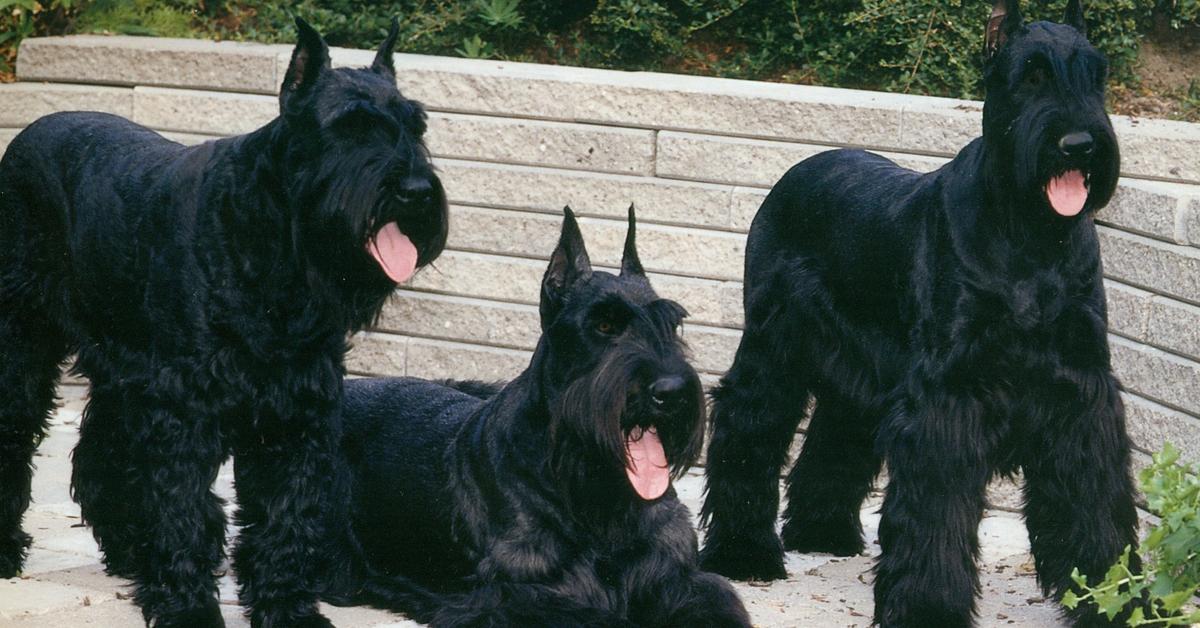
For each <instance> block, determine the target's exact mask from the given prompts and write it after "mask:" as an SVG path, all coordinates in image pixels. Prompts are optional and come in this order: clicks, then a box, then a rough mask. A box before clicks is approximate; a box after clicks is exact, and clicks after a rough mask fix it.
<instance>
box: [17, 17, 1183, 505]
mask: <svg viewBox="0 0 1200 628" xmlns="http://www.w3.org/2000/svg"><path fill="white" fill-rule="evenodd" d="M289 52H290V48H289V47H286V46H266V45H253V44H239V43H210V42H202V41H190V40H167V39H145V38H124V37H82V36H81V37H66V38H45V39H30V40H26V41H25V42H24V43H23V44H22V47H21V54H20V58H19V63H18V77H19V79H20V81H21V82H19V83H16V84H10V85H0V146H2V145H3V144H5V143H7V141H8V140H9V139H11V137H12V136H13V135H14V134H15V133H16V132H17V131H18V130H19V129H20V128H21V127H22V126H24V125H26V124H28V123H29V122H31V121H32V120H34V119H36V118H37V117H38V116H41V115H44V114H46V113H50V112H53V111H62V110H76V109H92V110H101V111H110V112H112V113H116V114H120V115H123V116H126V117H128V118H131V119H133V120H134V121H137V122H140V123H142V124H145V125H148V126H150V127H153V128H155V129H159V130H161V131H162V132H164V133H165V134H166V135H168V136H170V137H173V138H175V139H177V140H179V141H182V142H185V143H191V142H199V141H203V140H205V139H209V138H212V137H216V136H223V135H230V134H236V133H242V132H246V131H249V130H252V129H254V128H256V127H258V126H259V125H261V124H263V123H265V122H266V121H268V120H270V119H271V118H272V117H273V116H274V115H275V114H276V112H277V110H278V105H277V102H276V98H275V96H274V95H275V93H276V92H277V88H278V84H279V82H280V80H281V79H282V77H283V73H284V70H285V69H286V67H287V61H288V55H289ZM372 54H373V53H370V52H366V51H354V50H335V51H334V52H333V60H334V64H335V65H366V64H368V63H370V61H371V58H372ZM396 67H397V70H398V80H399V85H400V89H401V90H402V91H403V92H404V93H405V94H406V95H408V96H410V97H413V98H416V99H418V100H421V101H423V102H424V103H425V104H426V106H427V107H428V109H429V112H430V124H429V128H430V131H429V135H428V143H429V146H430V148H431V150H432V152H433V154H434V155H435V157H436V158H437V159H436V163H437V165H438V167H439V169H440V172H441V175H442V177H443V180H444V183H445V186H446V189H447V191H448V193H449V196H450V199H451V203H452V209H451V211H452V219H453V224H452V230H451V237H450V242H449V248H448V250H447V251H446V253H445V254H444V255H443V256H442V258H441V259H440V260H439V261H438V262H437V263H436V268H431V269H428V270H426V271H424V272H422V273H420V274H419V275H418V276H417V277H416V278H415V279H414V280H413V281H412V282H411V284H410V285H408V286H406V287H404V288H403V289H402V290H400V293H401V294H400V297H401V298H398V299H394V300H393V302H392V303H391V304H390V305H389V306H388V308H387V310H386V311H385V312H384V315H383V317H382V319H381V320H380V322H379V324H378V326H377V327H376V328H375V329H373V330H371V331H369V332H367V333H364V334H362V335H361V337H359V338H358V339H357V341H356V343H355V348H354V350H353V352H352V353H351V355H350V366H351V369H352V370H353V371H354V372H356V373H359V374H390V375H398V374H409V375H415V376H422V377H448V376H455V377H476V378H483V379H499V378H507V377H510V376H512V375H513V374H515V373H516V372H518V371H519V370H520V369H521V368H522V367H523V366H524V365H525V364H526V362H527V360H528V357H529V353H530V350H531V349H532V347H533V345H534V342H535V341H536V339H537V337H538V318H537V309H536V298H537V295H538V282H539V280H540V277H541V274H542V272H543V270H544V267H545V260H546V258H547V256H548V254H549V253H550V251H551V250H552V248H553V246H554V243H555V240H556V236H557V233H558V228H559V220H560V218H559V216H560V213H559V212H560V210H561V208H562V206H563V205H564V204H568V203H569V204H570V205H571V206H572V207H573V208H574V209H575V210H576V211H577V212H578V213H579V215H580V216H582V219H581V221H580V222H581V226H582V228H583V230H584V235H585V237H586V238H587V240H588V245H589V248H590V250H591V252H592V257H593V263H595V264H597V265H599V266H602V267H612V266H614V265H616V264H617V263H618V262H619V256H620V250H621V241H622V238H623V236H624V232H625V225H624V214H625V209H626V207H627V206H628V205H629V203H630V202H634V203H636V204H637V207H638V216H639V219H640V221H641V223H640V226H639V245H640V249H641V256H642V260H643V262H644V264H645V266H646V268H647V269H648V270H649V271H651V274H652V281H653V282H654V284H655V286H656V287H657V288H658V289H659V291H660V292H661V293H663V294H664V295H666V296H670V297H672V298H675V299H677V300H679V301H680V302H682V303H683V304H684V305H685V306H686V307H687V308H688V309H689V310H690V311H691V313H692V316H691V318H690V319H689V320H688V322H687V324H686V325H685V332H684V333H685V336H686V338H687V340H688V341H689V343H690V344H691V346H692V348H693V349H694V353H695V361H696V364H697V366H698V368H699V369H700V370H701V371H702V373H703V374H704V376H705V377H706V379H707V380H708V381H709V383H711V382H713V381H715V379H716V377H717V376H719V374H720V373H721V372H722V371H723V370H724V369H725V368H727V366H728V365H729V364H730V362H731V360H732V357H733V353H734V351H735V349H736V348H737V341H738V337H739V327H740V325H741V283H740V278H741V271H742V255H743V252H744V244H745V232H746V229H747V227H748V226H749V224H750V220H751V218H752V217H753V215H754V212H755V210H756V209H757V207H758V204H759V203H760V202H761V200H762V198H763V196H764V195H765V194H766V192H767V190H768V189H769V187H770V186H771V185H772V184H773V183H774V182H775V181H776V180H777V179H778V177H779V176H780V175H782V174H783V173H784V171H785V170H787V168H788V167H789V166H791V165H792V164H793V163H795V162H796V161H799V160H800V159H803V158H804V157H807V156H810V155H813V154H815V153H818V152H820V151H824V150H827V149H829V148H830V147H834V146H857V147H864V148H868V149H871V150H876V151H878V152H881V153H883V154H885V155H887V156H889V157H892V158H894V159H896V160H898V161H900V162H901V163H902V164H904V165H907V166H909V167H912V168H916V169H920V170H930V169H933V168H936V167H937V166H938V165H939V164H941V163H943V162H944V161H945V160H946V157H947V156H949V155H952V154H953V153H954V152H955V151H957V150H958V149H959V148H960V147H961V146H963V145H964V144H966V143H967V142H968V141H969V140H970V139H971V138H973V137H975V136H976V135H977V134H978V132H979V127H980V116H981V109H980V103H978V102H972V101H960V100H950V99H941V98H928V97H914V96H902V95H894V94H883V93H874V92H863V91H852V90H843V89H830V88H821V87H804V86H790V85H779V84H769V83H757V82H748V81H734V80H724V79H710V78H700V77H689V76H676V75H664V74H651V73H626V72H614V71H604V70H591V69H580V68H568V67H554V66H541V65H532V64H521V63H505V62H496V61H475V60H464V59H449V58H439V57H426V56H417V55H397V56H396ZM1113 122H1114V124H1115V125H1116V128H1117V132H1118V134H1119V136H1120V140H1121V149H1122V161H1123V170H1124V174H1125V178H1124V179H1123V180H1122V182H1121V188H1120V191H1119V192H1118V194H1117V196H1116V198H1115V199H1114V201H1113V203H1112V205H1111V206H1110V207H1109V208H1107V209H1105V210H1104V211H1103V212H1102V213H1101V214H1100V215H1099V217H1098V220H1099V222H1100V225H1101V226H1100V228H1099V229H1100V236H1101V239H1102V242H1103V247H1104V262H1105V272H1106V275H1107V277H1108V295H1109V307H1110V318H1111V331H1112V336H1111V340H1112V346H1113V352H1114V359H1115V363H1116V369H1117V372H1118V374H1119V375H1120V377H1121V379H1122V380H1123V381H1124V383H1125V385H1126V387H1127V388H1128V396H1127V403H1128V409H1129V423H1130V427H1131V431H1132V433H1133V437H1134V440H1135V441H1136V443H1137V446H1138V448H1139V449H1140V450H1141V452H1142V454H1144V453H1145V452H1148V451H1151V450H1154V449H1157V448H1158V447H1159V446H1160V445H1161V443H1162V441H1163V440H1164V439H1169V440H1171V441H1172V442H1174V443H1175V444H1176V445H1178V446H1180V447H1181V448H1183V450H1184V451H1185V452H1186V454H1187V455H1188V456H1190V457H1191V458H1195V459H1200V307H1198V305H1200V125H1192V124H1185V123H1179V122H1171V121H1161V120H1148V119H1130V118H1127V117H1116V118H1114V120H1113ZM1139 459H1140V460H1141V461H1143V462H1144V460H1145V456H1144V455H1139ZM1002 501H1004V500H1002Z"/></svg>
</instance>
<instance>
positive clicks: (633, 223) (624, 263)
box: [621, 203, 646, 277]
mask: <svg viewBox="0 0 1200 628" xmlns="http://www.w3.org/2000/svg"><path fill="white" fill-rule="evenodd" d="M645 274H646V271H645V270H643V269H642V261H641V260H639V259H638V252H637V220H636V219H635V218H634V217H633V203H630V204H629V230H628V231H626V232H625V250H624V252H622V253H621V276H622V277H624V276H626V275H645Z"/></svg>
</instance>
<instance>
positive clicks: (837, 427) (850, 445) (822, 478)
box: [782, 392, 880, 556]
mask: <svg viewBox="0 0 1200 628" xmlns="http://www.w3.org/2000/svg"><path fill="white" fill-rule="evenodd" d="M876 421H877V419H876V418H875V417H871V416H868V415H867V413H866V412H864V411H863V410H861V409H859V408H857V407H855V406H854V405H853V404H851V403H848V402H847V401H846V400H845V399H842V398H840V397H839V396H838V395H836V394H835V393H833V392H821V393H817V407H816V409H815V410H814V411H813V417H812V421H810V422H809V426H808V432H807V435H806V436H805V439H804V445H803V447H802V448H801V450H800V455H799V456H798V457H797V459H796V464H795V466H793V467H792V470H791V473H789V474H788V479H787V483H788V488H787V500H788V503H787V507H786V508H785V509H784V514H783V518H784V524H783V535H782V536H783V546H784V548H785V549H788V550H793V551H799V552H829V553H831V554H835V555H837V556H852V555H854V554H857V553H859V552H861V551H862V550H863V541H862V522H861V521H860V520H859V509H860V508H861V507H862V502H863V499H865V498H866V496H867V492H868V491H870V490H871V484H872V482H873V481H874V480H875V476H876V475H878V473H879V465H880V460H879V456H877V455H876V454H875V451H874V447H875V432H876V427H877V424H876Z"/></svg>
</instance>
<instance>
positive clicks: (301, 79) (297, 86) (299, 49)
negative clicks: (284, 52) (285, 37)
mask: <svg viewBox="0 0 1200 628" xmlns="http://www.w3.org/2000/svg"><path fill="white" fill-rule="evenodd" d="M296 33H297V34H298V35H299V39H298V40H297V41H296V48H295V49H294V50H292V62H291V63H290V64H288V69H287V73H286V74H284V75H283V86H282V87H280V89H279V102H280V104H281V105H282V106H283V107H286V106H287V103H288V100H290V99H291V98H292V97H293V96H295V95H296V94H298V93H300V92H303V91H304V90H306V89H308V88H309V87H312V85H313V83H315V82H316V81H317V77H318V76H320V74H321V73H322V72H325V71H327V70H329V68H330V67H331V66H330V62H329V46H327V45H325V40H324V39H321V34H320V33H318V32H317V31H316V29H314V28H313V27H312V26H310V25H309V23H308V22H305V21H304V20H303V19H301V18H299V17H298V18H296Z"/></svg>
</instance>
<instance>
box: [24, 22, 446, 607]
mask: <svg viewBox="0 0 1200 628" xmlns="http://www.w3.org/2000/svg"><path fill="white" fill-rule="evenodd" d="M298 26H299V29H300V43H299V44H298V45H297V47H296V49H295V52H294V53H293V56H292V62H291V65H290V67H289V69H288V73H287V76H286V78H285V81H284V85H283V89H282V95H281V99H280V103H281V105H280V108H281V115H280V117H279V118H277V119H275V120H274V121H272V122H270V123H269V124H267V125H266V126H264V127H263V128H261V129H259V130H257V131H255V132H253V133H250V134H248V135H244V136H240V137H233V138H229V139H224V140H219V141H214V142H209V143H205V144H202V145H199V146H194V147H184V146H181V145H179V144H177V143H175V142H171V141H168V140H166V139H164V138H163V137H161V136H159V135H158V134H156V133H154V132H153V131H150V130H148V129H145V128H143V127H140V126H138V125H135V124H133V123H131V122H129V121H127V120H124V119H121V118H118V117H115V116H110V115H105V114H99V113H63V114H55V115H51V116H47V117H45V118H42V119H40V120H38V121H36V122H34V123H33V124H32V125H30V126H29V127H28V128H27V129H25V130H24V131H23V132H21V133H20V134H19V135H18V136H17V137H16V138H15V139H14V140H13V141H12V143H11V145H10V146H9V148H8V151H7V153H6V154H5V155H4V159H3V161H2V162H0V302H3V304H4V306H3V310H2V311H0V576H3V577H11V576H13V575H14V574H15V573H17V572H18V571H19V569H20V566H21V564H22V561H23V559H24V555H25V551H26V548H27V546H28V543H29V537H28V536H27V535H26V534H24V533H23V532H22V530H21V526H20V522H21V517H22V514H23V512H24V510H25V508H26V507H27V505H28V503H29V489H30V457H31V456H32V454H33V452H34V449H35V447H36V446H37V443H38V441H39V440H40V439H41V436H42V434H43V433H44V429H45V421H46V417H47V414H48V412H49V411H50V409H51V407H52V404H53V400H54V387H55V383H56V381H57V380H58V377H59V366H60V364H61V362H62V361H63V359H64V358H65V357H66V356H67V355H68V354H70V353H71V352H77V353H78V359H77V362H76V369H77V370H78V371H79V372H80V373H82V374H84V375H86V376H87V377H88V379H89V380H90V382H91V400H90V402H89V404H88V406H87V409H86V411H85V413H84V418H83V424H82V428H81V437H80V442H79V444H78V446H77V447H76V449H75V452H74V463H75V470H74V474H73V477H72V487H73V492H74V497H75V499H76V500H77V501H78V502H79V504H80V506H81V508H82V512H83V516H84V519H85V520H86V521H87V522H88V523H90V524H91V525H92V527H93V529H94V533H95V535H96V539H97V540H98V542H99V544H100V546H101V548H102V549H103V551H104V559H105V562H106V564H107V566H108V568H109V570H110V571H111V572H113V573H116V574H120V575H124V576H128V577H130V578H132V579H133V580H134V581H135V583H136V585H137V587H136V593H135V597H136V600H137V602H138V603H139V604H140V605H141V607H142V610H143V613H144V615H145V618H146V620H147V622H148V623H150V622H152V623H154V625H156V626H160V627H165V626H219V625H222V624H223V622H222V620H221V616H220V611H219V608H218V606H217V597H216V584H215V581H214V578H213V572H214V570H216V569H217V568H218V566H219V565H220V562H221V558H222V555H223V551H224V550H223V545H224V538H225V516H224V514H223V512H222V508H221V500H220V499H218V498H217V497H216V496H215V495H213V494H212V493H211V491H210V487H211V484H212V482H213V480H214V478H215V476H216V473H217V469H218V467H219V465H220V464H221V462H222V461H223V460H224V459H226V457H227V456H229V455H230V454H233V455H234V457H235V462H236V480H237V493H238V501H239V511H238V515H237V522H238V523H239V524H240V525H241V526H242V531H241V536H240V538H239V541H238V543H237V545H236V548H235V550H234V562H235V566H236V568H237V573H238V576H239V580H240V583H241V599H242V602H243V603H244V604H245V605H246V606H248V607H249V608H250V610H251V619H252V620H253V623H254V625H256V626H318V625H327V624H328V622H327V621H326V620H325V619H324V618H323V617H321V616H320V615H319V614H318V613H317V609H316V604H315V602H316V598H317V595H318V593H319V591H318V589H317V587H318V583H319V580H320V579H321V576H320V575H319V574H318V571H320V567H321V565H320V563H319V561H317V560H316V559H315V558H314V557H315V556H317V555H318V553H317V550H318V548H319V547H321V545H322V544H323V543H325V542H326V539H327V538H328V537H329V536H331V535H333V534H334V532H332V529H331V525H336V524H337V523H338V522H342V521H344V519H345V516H346V511H345V508H346V505H347V499H346V495H347V494H348V492H347V491H346V489H345V486H344V485H343V484H342V482H343V480H344V476H343V475H341V474H340V473H338V472H337V469H338V468H339V467H338V466H337V465H336V462H335V461H336V459H337V446H338V442H339V440H340V435H341V427H340V418H339V417H338V409H339V402H340V399H341V394H342V376H343V373H344V369H343V354H344V352H345V349H346V335H347V332H348V331H350V330H354V329H358V328H360V327H362V326H364V325H365V324H367V323H368V322H370V321H371V320H372V319H373V318H374V317H375V316H376V315H377V314H378V312H379V309H380V308H381V307H382V305H383V303H384V300H385V299H386V298H387V297H388V296H389V295H390V294H391V293H392V291H393V289H394V288H395V283H394V282H393V281H392V280H391V279H390V278H389V277H388V275H386V274H385V272H384V271H383V270H382V269H381V267H380V266H379V265H377V264H376V262H375V261H374V260H373V259H372V257H371V256H370V255H369V254H368V252H367V250H366V248H365V247H366V244H367V242H368V240H369V239H373V238H375V237H376V236H375V233H376V230H377V229H380V228H381V227H382V226H384V225H386V224H389V223H391V222H396V223H398V224H399V225H400V228H401V230H402V231H403V232H405V233H406V234H407V235H408V236H409V237H410V239H411V241H412V242H413V243H414V244H415V246H416V249H417V252H418V253H419V256H418V257H417V261H418V264H421V265H423V264H426V263H428V262H430V261H431V260H432V259H434V258H435V257H436V256H437V255H438V253H439V252H440V251H441V248H442V246H443V243H444V241H445V233H446V216H445V214H446V204H445V200H444V195H443V193H442V189H441V184H440V183H439V181H438V178H437V177H436V176H435V174H434V173H433V171H432V169H431V167H430V165H429V163H428V159H427V156H426V154H425V150H424V148H423V145H422V143H421V135H422V133H423V132H424V125H425V122H424V113H423V111H422V110H421V108H420V106H419V105H418V104H416V103H414V102H412V101H409V100H406V99H404V98H403V97H401V96H400V94H399V92H397V91H396V87H395V76H394V69H393V67H392V60H391V59H392V57H391V50H392V45H393V44H394V42H395V34H396V29H395V28H394V27H393V31H392V33H391V34H390V36H389V37H388V39H387V40H386V41H385V42H384V44H383V45H382V46H381V48H380V50H379V53H378V56H377V57H376V60H375V63H374V64H373V65H372V67H371V68H367V69H338V70H334V69H332V68H331V67H330V61H329V52H328V49H327V47H326V46H325V43H324V42H323V41H322V40H321V37H320V35H318V34H317V33H316V32H315V31H314V30H312V28H311V27H309V26H308V25H307V24H305V23H303V22H298Z"/></svg>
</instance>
